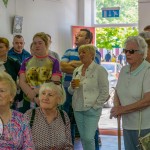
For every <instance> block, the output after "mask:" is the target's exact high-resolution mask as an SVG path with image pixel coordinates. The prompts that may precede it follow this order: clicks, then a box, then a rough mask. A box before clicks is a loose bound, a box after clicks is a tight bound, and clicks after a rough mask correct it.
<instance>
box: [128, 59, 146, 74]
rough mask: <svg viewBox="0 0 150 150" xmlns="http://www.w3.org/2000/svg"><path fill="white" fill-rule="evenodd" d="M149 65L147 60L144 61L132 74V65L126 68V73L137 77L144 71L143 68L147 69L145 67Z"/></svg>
mask: <svg viewBox="0 0 150 150" xmlns="http://www.w3.org/2000/svg"><path fill="white" fill-rule="evenodd" d="M146 64H147V61H146V60H143V62H142V63H141V64H140V65H139V66H138V67H137V68H136V69H135V70H134V71H132V72H130V65H128V66H127V68H126V73H127V74H129V73H130V74H131V75H133V76H136V75H137V74H138V73H139V72H141V71H142V70H143V68H144V67H145V65H146Z"/></svg>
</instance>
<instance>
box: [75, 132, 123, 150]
mask: <svg viewBox="0 0 150 150" xmlns="http://www.w3.org/2000/svg"><path fill="white" fill-rule="evenodd" d="M101 140H102V146H100V149H99V150H117V149H118V139H117V136H110V135H101ZM74 150H83V149H82V145H81V141H80V139H77V140H76V141H75V146H74ZM121 150H124V144H123V139H121Z"/></svg>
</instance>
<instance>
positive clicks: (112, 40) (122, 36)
mask: <svg viewBox="0 0 150 150" xmlns="http://www.w3.org/2000/svg"><path fill="white" fill-rule="evenodd" d="M135 35H138V29H137V28H135V27H116V28H96V46H97V47H98V48H106V49H108V50H112V49H113V48H117V47H118V48H119V47H120V48H122V47H123V43H124V41H125V40H126V38H127V37H128V36H135Z"/></svg>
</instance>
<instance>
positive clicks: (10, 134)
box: [0, 71, 34, 150]
mask: <svg viewBox="0 0 150 150" xmlns="http://www.w3.org/2000/svg"><path fill="white" fill-rule="evenodd" d="M16 90H17V88H16V84H15V82H14V80H13V79H12V77H11V76H10V75H9V74H7V73H6V72H3V71H0V118H1V119H2V122H3V124H4V126H3V127H4V130H3V134H2V136H1V138H0V149H5V150H6V149H16V150H33V149H34V145H33V141H32V138H31V131H30V127H29V125H28V124H27V120H25V118H24V117H23V114H21V113H19V112H17V111H15V110H11V109H10V104H11V103H13V99H14V97H15V94H16Z"/></svg>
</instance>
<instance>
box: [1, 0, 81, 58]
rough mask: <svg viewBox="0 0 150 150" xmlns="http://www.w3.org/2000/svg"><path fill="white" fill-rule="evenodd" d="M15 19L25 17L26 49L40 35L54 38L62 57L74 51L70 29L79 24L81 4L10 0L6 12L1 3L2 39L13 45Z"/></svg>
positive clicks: (57, 0) (56, 0)
mask: <svg viewBox="0 0 150 150" xmlns="http://www.w3.org/2000/svg"><path fill="white" fill-rule="evenodd" d="M15 15H19V16H23V27H22V28H23V30H22V35H23V36H24V39H25V42H26V45H25V48H26V49H27V50H29V45H30V43H31V42H32V37H33V35H34V34H35V33H37V32H41V31H42V32H46V33H49V34H50V35H51V36H52V47H51V49H52V50H55V51H56V52H58V53H59V54H60V55H62V54H63V53H64V51H65V50H66V49H67V48H70V47H72V41H71V39H72V38H71V26H72V25H77V24H78V0H34V1H33V0H9V2H8V6H7V8H5V6H4V4H3V2H2V1H0V36H5V37H7V38H8V39H9V40H10V42H12V38H13V35H12V22H13V17H14V16H15Z"/></svg>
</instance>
